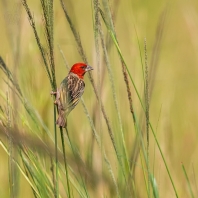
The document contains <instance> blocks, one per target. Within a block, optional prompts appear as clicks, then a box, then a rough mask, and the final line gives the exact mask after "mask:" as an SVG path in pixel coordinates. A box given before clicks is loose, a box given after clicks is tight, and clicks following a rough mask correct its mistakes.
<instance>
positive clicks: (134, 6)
mask: <svg viewBox="0 0 198 198" xmlns="http://www.w3.org/2000/svg"><path fill="white" fill-rule="evenodd" d="M27 2H28V4H29V7H30V9H31V11H32V13H33V16H34V20H35V23H36V27H37V30H38V33H39V36H41V38H42V43H43V45H44V46H45V47H47V46H46V45H45V39H46V37H45V35H44V29H43V18H42V11H41V5H40V2H39V1H38V0H35V1H33V0H29V1H27ZM109 4H110V6H111V9H112V10H111V11H112V12H113V19H114V25H115V30H116V34H117V39H118V41H119V45H120V48H121V51H122V54H123V56H124V58H125V60H126V62H127V64H128V66H129V70H130V73H131V75H132V77H133V79H134V81H135V83H136V85H137V88H138V90H139V92H140V93H141V95H143V78H142V66H141V56H140V51H141V53H142V56H143V61H144V39H145V38H146V42H147V55H148V69H149V72H150V71H151V68H150V65H151V64H152V60H154V62H155V63H156V65H155V67H154V70H153V72H154V75H151V77H152V79H150V81H149V82H153V86H152V87H150V88H149V91H150V121H151V123H152V126H153V128H154V130H155V132H156V135H157V138H158V141H159V143H160V146H161V148H162V151H163V154H164V156H165V158H166V162H167V164H168V167H169V169H170V172H171V175H172V177H173V181H174V183H175V186H176V188H177V191H178V194H179V197H181V198H185V197H190V196H189V189H188V185H187V182H186V178H185V176H184V173H183V170H182V166H181V163H183V164H184V165H185V168H186V171H187V173H188V176H189V179H190V183H191V185H192V189H193V192H194V195H196V196H198V189H197V188H198V186H197V173H198V158H197V155H198V147H197V145H198V144H197V140H198V121H197V119H198V105H197V102H198V58H197V57H198V56H197V53H198V37H197V35H198V2H197V1H195V0H189V1H184V0H183V1H182V0H175V1H165V0H164V1H163V0H160V1H154V0H152V1H140V0H139V1H138V0H133V1H129V0H122V1H121V0H116V1H109ZM65 5H66V7H67V9H68V12H69V14H70V17H71V18H72V20H73V22H74V25H75V27H76V29H77V31H78V33H79V35H80V38H81V41H82V45H83V47H84V49H85V52H86V56H87V59H88V62H89V64H90V65H91V66H93V67H94V71H93V72H92V74H93V77H94V78H95V81H96V83H97V86H98V87H100V85H99V84H98V82H100V81H101V79H102V83H103V86H102V88H101V90H100V94H101V99H102V101H103V103H104V106H105V109H106V110H107V112H108V113H107V114H108V118H109V120H110V123H111V125H112V128H113V131H114V133H115V136H116V134H117V133H119V130H118V122H117V118H115V111H116V110H115V108H114V105H113V102H112V101H113V97H112V94H111V88H110V83H109V79H108V74H107V69H106V65H105V63H104V61H103V59H104V58H103V52H102V50H101V51H100V54H99V61H100V65H99V66H100V67H99V68H97V66H96V65H97V61H98V55H97V54H96V50H95V40H94V29H93V11H92V6H93V5H92V2H91V1H80V0H77V1H65ZM164 13H166V14H164ZM163 17H164V18H165V19H164V20H165V22H164V26H163V30H162V39H161V41H160V43H159V46H158V48H157V52H155V53H154V50H155V46H156V43H157V42H158V41H157V38H158V36H159V27H161V26H162V20H163V19H162V18H163ZM101 21H102V20H101ZM102 26H103V28H104V35H105V36H106V40H108V39H110V37H109V35H108V31H107V30H106V28H105V26H104V23H103V22H102ZM0 27H1V28H0V29H1V31H0V43H1V44H0V56H1V57H2V58H3V59H4V61H5V63H6V64H7V66H8V67H9V68H10V70H11V71H12V72H13V73H14V74H15V77H16V79H17V81H18V83H19V85H20V86H21V89H22V92H23V94H24V96H25V97H26V98H27V100H28V101H29V102H30V103H31V104H32V106H33V107H34V108H35V109H36V110H37V112H38V114H39V115H40V117H41V118H42V119H43V121H44V123H45V124H46V126H47V127H48V128H49V130H50V132H51V133H52V135H53V100H52V98H51V97H50V91H51V87H50V83H49V80H48V78H47V75H46V73H45V70H44V68H43V61H42V59H41V56H40V53H39V50H38V46H37V44H36V42H35V38H34V34H33V31H32V28H31V26H30V23H29V21H28V18H27V14H26V12H25V10H24V8H23V6H22V5H21V2H20V1H17V0H7V1H5V0H1V3H0ZM136 31H137V35H138V39H139V44H140V50H139V46H138V39H137V35H136ZM54 47H55V65H56V79H57V85H59V84H60V82H61V81H62V79H63V78H64V77H65V76H66V75H67V73H68V71H67V69H66V67H65V64H64V60H63V57H62V55H61V53H60V50H59V47H60V49H61V50H62V51H63V53H64V55H65V57H66V60H67V62H68V64H69V65H70V66H72V65H73V64H74V63H76V62H82V59H81V57H80V55H79V53H78V48H77V44H76V42H75V39H74V36H73V34H72V32H71V30H70V27H69V25H68V23H67V21H66V19H65V16H64V13H63V10H62V8H61V6H60V2H59V1H55V2H54ZM108 55H109V58H110V63H111V67H112V71H113V77H114V81H115V87H116V94H117V98H118V105H119V109H120V113H121V119H122V123H123V129H124V135H125V141H126V145H127V150H128V151H129V154H130V152H131V150H132V146H133V144H134V140H135V133H134V125H133V121H132V117H131V114H130V111H129V104H128V99H127V93H126V88H125V85H124V81H123V76H122V70H121V64H120V60H119V56H118V54H117V50H116V48H115V46H112V47H111V49H110V50H109V52H108ZM103 69H104V72H102V71H103ZM149 75H150V73H149ZM5 80H6V77H5V75H4V74H3V73H2V72H0V89H1V93H4V94H5V93H6V92H7V91H8V90H9V89H8V86H7V85H6V83H5ZM85 83H86V90H85V93H84V95H83V99H84V101H85V104H86V105H87V108H88V111H89V112H90V115H91V116H93V115H94V112H95V111H96V112H98V114H96V115H97V116H96V118H95V124H96V129H97V130H98V132H99V134H101V137H102V139H103V143H104V145H105V148H106V151H107V153H108V156H109V158H110V159H111V161H112V163H113V162H114V161H115V160H116V159H115V155H114V151H113V146H112V144H111V143H110V138H109V136H108V132H107V128H106V125H105V123H104V120H103V118H102V116H101V113H100V112H99V105H98V106H97V108H98V109H96V110H95V109H94V108H95V104H97V102H96V97H95V95H94V92H93V88H92V86H91V84H90V82H89V80H88V78H87V76H86V77H85ZM130 86H131V91H132V99H133V104H134V108H135V111H136V113H137V117H139V116H140V117H141V115H142V114H141V113H142V110H141V107H140V103H139V101H138V98H137V95H136V93H135V91H134V88H133V86H132V84H131V85H130ZM8 93H9V94H10V97H11V98H12V92H11V90H9V91H8ZM12 102H13V101H12ZM16 103H18V105H17V111H19V112H21V114H23V115H24V117H25V110H24V108H23V107H22V105H20V103H19V101H16ZM0 105H1V107H2V108H3V109H4V108H5V106H6V103H5V100H3V99H2V98H0ZM93 109H94V110H93ZM15 119H16V120H15V121H16V123H17V125H18V127H19V129H21V130H22V131H23V132H24V133H26V126H25V124H24V123H23V121H22V120H23V119H24V120H26V119H28V118H23V119H22V120H21V119H19V118H18V117H16V118H15ZM68 123H69V124H68V130H69V132H70V137H71V139H72V141H73V142H75V144H76V145H77V147H78V148H79V150H80V151H81V154H82V156H83V157H84V158H86V155H88V153H89V151H90V148H91V142H92V132H91V128H90V126H89V123H88V120H87V118H86V116H85V114H84V110H83V108H82V105H81V104H79V105H78V106H77V107H76V108H75V109H74V110H73V111H72V113H71V114H70V116H69V117H68ZM44 136H45V135H44ZM3 141H4V142H5V143H6V140H5V139H3ZM117 141H118V140H117ZM118 142H119V141H118ZM98 156H99V159H98ZM150 165H151V169H152V168H154V169H155V178H156V180H157V184H158V188H159V195H160V197H163V198H165V197H174V196H175V195H174V191H173V188H172V186H171V182H170V180H169V178H168V175H167V172H166V169H165V166H164V164H163V161H162V158H161V156H160V154H159V151H158V149H157V147H156V145H155V141H154V138H153V135H152V134H150ZM93 166H94V167H97V168H96V170H97V171H98V172H99V173H100V172H101V169H102V166H103V164H102V162H101V160H100V151H99V149H98V148H97V146H96V144H94V146H93ZM136 166H137V167H136V181H137V184H136V185H137V186H138V187H137V188H140V189H141V188H142V191H141V190H140V191H139V197H145V191H146V190H145V184H144V185H143V186H142V181H143V175H142V167H141V163H140V160H138V161H137V164H136ZM116 169H117V167H116V165H115V167H113V170H116ZM8 174H9V172H8V156H7V154H6V153H5V151H4V150H3V149H2V148H1V147H0V180H1V186H0V196H1V197H9V177H8ZM19 181H20V183H19V186H20V188H19V197H27V194H30V196H28V197H33V195H32V191H31V188H30V187H29V185H28V184H27V183H26V182H25V180H24V178H23V177H22V176H20V180H19ZM104 191H105V187H104V186H103V185H102V184H101V186H99V187H98V188H97V191H96V192H92V193H91V197H92V196H93V195H94V196H96V197H102V196H103V195H104V194H105V193H104ZM103 193H104V194H103ZM196 196H195V197H196ZM107 197H111V196H110V195H109V194H108V193H107Z"/></svg>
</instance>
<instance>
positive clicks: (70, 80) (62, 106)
mask: <svg viewBox="0 0 198 198" xmlns="http://www.w3.org/2000/svg"><path fill="white" fill-rule="evenodd" d="M90 70H93V68H92V67H91V66H89V65H87V64H85V63H76V64H74V65H73V66H72V68H71V69H70V72H69V74H68V76H67V77H66V78H65V79H64V80H63V81H62V82H61V84H60V88H59V89H57V92H52V93H51V94H56V100H55V102H54V103H55V104H56V105H57V106H58V119H57V121H56V124H57V125H58V126H59V127H63V128H65V127H66V118H67V116H68V114H69V113H70V112H71V111H72V109H74V107H75V106H76V105H77V104H78V102H79V100H80V97H81V96H82V94H83V93H84V89H85V82H84V80H83V77H84V75H85V73H86V72H87V71H90Z"/></svg>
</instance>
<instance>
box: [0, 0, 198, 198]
mask: <svg viewBox="0 0 198 198" xmlns="http://www.w3.org/2000/svg"><path fill="white" fill-rule="evenodd" d="M125 3H128V2H127V1H126V2H125V1H124V2H121V1H119V0H118V1H115V2H109V1H107V0H102V1H99V0H93V1H91V2H90V4H89V7H87V8H86V9H85V10H86V11H87V13H86V14H85V13H84V12H83V10H84V9H83V8H82V10H81V9H79V8H78V6H79V5H78V4H77V3H74V2H68V1H63V0H60V1H58V2H54V1H52V0H40V1H39V2H34V3H33V2H31V1H28V0H21V1H20V4H19V5H20V12H21V17H20V18H19V22H20V23H19V24H20V27H21V28H18V27H17V28H16V29H15V31H16V37H15V39H16V41H17V43H16V46H15V48H16V49H17V50H16V51H14V53H12V54H11V55H10V54H9V56H8V55H7V56H5V55H4V54H0V71H1V74H0V75H1V76H2V80H1V88H0V96H1V97H0V101H1V105H0V107H1V108H0V137H1V138H0V148H1V152H2V153H3V155H4V157H3V159H2V161H3V160H5V159H6V157H7V158H8V159H9V160H8V163H7V164H8V166H6V165H5V164H6V163H4V166H3V167H2V170H5V173H6V176H5V175H4V177H7V178H8V180H7V183H6V192H4V193H2V190H1V189H0V196H1V197H25V196H26V195H27V193H28V195H29V197H41V198H43V197H57V198H58V197H135V198H138V197H148V198H151V197H155V198H158V197H167V196H169V197H174V196H175V197H183V194H182V193H183V192H184V191H182V190H181V188H180V187H181V185H180V184H179V182H178V180H179V179H178V178H180V177H178V178H177V175H176V173H175V170H174V169H173V168H172V166H173V165H172V164H171V160H170V159H169V155H168V154H167V153H166V152H167V150H166V149H165V147H164V141H163V140H162V139H160V136H158V134H159V130H161V128H159V129H158V130H157V129H156V127H155V126H156V125H158V122H159V123H160V122H161V119H162V118H161V116H159V115H156V114H154V113H153V112H152V110H153V106H152V105H153V102H152V101H153V98H154V95H153V93H155V89H154V88H155V85H156V84H155V82H156V81H157V75H158V73H157V71H158V69H159V68H158V67H159V62H160V57H161V49H162V43H163V39H164V36H163V35H164V34H165V32H166V28H167V26H166V24H165V21H166V20H167V13H168V11H169V10H168V9H167V8H165V9H161V10H162V11H161V15H160V14H158V16H159V19H158V22H157V23H156V24H157V25H156V26H154V27H155V31H156V33H154V35H155V38H154V39H153V41H152V42H153V48H151V47H150V45H151V40H150V39H149V38H147V37H146V39H145V40H144V39H142V38H143V37H142V36H140V35H139V34H146V33H144V32H140V31H139V26H140V25H139V24H138V23H136V22H135V20H131V21H133V24H132V23H131V24H130V27H125V26H124V24H125V23H127V19H129V18H130V17H133V16H134V15H132V14H131V15H128V17H129V16H130V17H129V18H125V17H126V16H127V15H125V14H123V18H122V17H121V16H122V15H121V14H120V11H121V10H120V9H121V8H122V6H123V4H125ZM2 5H4V7H5V9H7V10H8V8H9V6H11V5H12V3H11V2H9V3H5V2H4V3H3V4H2ZM85 5H86V6H88V4H87V3H85ZM0 9H2V8H0ZM126 10H130V11H133V9H131V8H127V9H126ZM79 11H81V12H79ZM7 12H8V11H6V10H5V13H7ZM126 12H127V11H126ZM22 16H23V17H24V18H23V17H22ZM83 16H84V17H88V18H87V19H88V20H87V21H86V19H85V18H83ZM6 20H7V19H6V18H5V23H6ZM17 20H18V19H17ZM59 20H60V22H59ZM82 21H83V23H84V24H83V25H82V24H81V22H82ZM27 22H28V23H27ZM60 23H61V26H62V27H61V28H60ZM11 25H13V24H11ZM128 25H129V24H128ZM23 26H24V27H25V29H26V31H27V34H28V35H31V36H28V37H30V41H29V43H28V44H29V49H28V47H27V46H26V45H28V44H27V42H26V43H25V44H24V43H23V29H22V27H23ZM121 26H123V27H124V28H126V30H125V31H123V30H122V29H121V28H120V27H121ZM10 27H12V26H9V27H6V28H7V31H8V32H9V36H8V42H10V43H11V44H10V46H11V48H12V46H13V45H14V44H13V43H15V42H13V41H12V39H11V37H12V36H10V35H12V31H10ZM82 27H83V28H82ZM85 29H86V30H85ZM129 29H130V30H131V29H132V32H133V33H134V35H132V37H133V41H134V42H132V43H130V41H129V40H128V41H127V45H124V44H123V43H124V42H125V39H124V36H125V33H126V32H127V30H129ZM83 31H86V34H85V33H84V32H83ZM123 32H125V33H124V34H123ZM126 35H127V33H126ZM59 37H61V38H67V39H68V40H67V45H66V46H65V44H64V42H61V39H59ZM144 37H145V35H144ZM20 39H21V41H20ZM24 40H25V36H24ZM12 42H13V43H12ZM70 42H71V43H72V47H73V49H74V51H72V52H69V50H68V49H67V48H70V45H69V44H68V43H70ZM132 45H133V46H132ZM57 46H58V47H57ZM24 49H25V50H24ZM131 49H133V50H132V51H133V53H135V54H136V58H135V59H134V58H132V57H133V56H132V55H131V54H130V56H129V55H128V51H130V50H131ZM26 50H27V51H28V50H30V52H29V51H28V54H26V52H24V51H26ZM31 50H32V51H31ZM73 52H75V53H73ZM131 53H132V52H131ZM8 57H9V58H8ZM19 57H20V58H19ZM33 57H34V58H33ZM35 57H36V58H35ZM29 59H30V60H29ZM38 59H39V61H38ZM32 60H34V61H33V63H32ZM72 61H75V62H81V61H84V62H85V63H87V64H89V65H92V66H93V67H94V70H93V71H92V72H89V73H88V74H86V76H85V83H86V90H85V94H84V95H83V97H82V99H81V102H80V104H79V105H78V106H77V107H76V108H75V110H73V111H72V113H71V114H70V115H69V117H68V120H67V123H68V126H67V128H66V130H63V128H60V129H59V130H58V128H57V126H56V124H55V122H56V115H57V109H56V106H55V105H54V103H53V101H54V99H55V98H53V97H50V92H51V91H56V89H57V87H58V86H57V85H58V84H59V83H60V81H61V80H62V79H61V78H64V77H65V76H66V75H67V73H68V70H69V68H70V66H71V65H72V64H71V62H72ZM67 62H69V63H70V64H68V63H67ZM24 64H25V65H26V67H24ZM137 65H138V66H137ZM63 68H64V72H62V70H63ZM35 70H36V71H35ZM62 73H64V75H63V74H62ZM26 75H27V76H30V78H29V79H28V77H24V76H26ZM32 76H33V77H32ZM39 78H42V79H39ZM24 79H25V83H23V82H24ZM83 111H84V113H83ZM159 111H160V110H159ZM155 113H156V112H155ZM153 117H154V118H155V117H157V119H159V120H158V121H157V124H156V123H155V119H153ZM156 131H158V134H157V133H156ZM59 132H60V133H59ZM153 148H154V151H153V150H152V149H153ZM169 154H170V153H169ZM156 161H157V162H156ZM151 167H153V168H151ZM161 167H163V171H162V168H161ZM180 169H181V172H182V171H183V173H184V176H185V177H184V178H185V179H184V180H183V185H184V186H187V187H186V189H188V192H186V193H185V195H186V196H187V195H188V196H191V197H195V191H194V188H195V187H196V184H195V186H194V185H193V183H192V181H191V178H190V176H189V175H188V174H187V172H188V171H187V170H186V168H185V167H184V165H183V164H182V167H181V166H180ZM158 174H159V175H160V176H159V175H158ZM0 176H1V175H0ZM163 178H166V180H163ZM195 183H196V182H195ZM4 185H5V184H4ZM163 185H164V186H163ZM167 189H168V190H167Z"/></svg>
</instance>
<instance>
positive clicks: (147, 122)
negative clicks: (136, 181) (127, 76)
mask: <svg viewBox="0 0 198 198" xmlns="http://www.w3.org/2000/svg"><path fill="white" fill-rule="evenodd" d="M144 53H145V107H146V112H145V113H146V141H147V148H146V150H147V179H148V184H147V185H148V197H150V176H149V175H150V167H149V87H148V64H147V45H146V38H145V40H144Z"/></svg>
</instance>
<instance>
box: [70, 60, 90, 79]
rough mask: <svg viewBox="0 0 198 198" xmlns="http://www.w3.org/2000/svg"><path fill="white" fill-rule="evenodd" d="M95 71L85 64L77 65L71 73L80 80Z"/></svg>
mask: <svg viewBox="0 0 198 198" xmlns="http://www.w3.org/2000/svg"><path fill="white" fill-rule="evenodd" d="M90 70H93V68H92V67H91V66H89V65H87V64H85V63H76V64H74V65H73V66H72V68H71V69H70V72H72V73H74V74H76V75H78V77H79V78H81V79H83V77H84V75H85V73H86V72H87V71H90Z"/></svg>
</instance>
